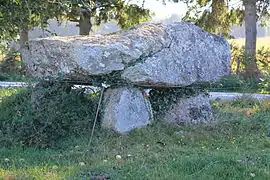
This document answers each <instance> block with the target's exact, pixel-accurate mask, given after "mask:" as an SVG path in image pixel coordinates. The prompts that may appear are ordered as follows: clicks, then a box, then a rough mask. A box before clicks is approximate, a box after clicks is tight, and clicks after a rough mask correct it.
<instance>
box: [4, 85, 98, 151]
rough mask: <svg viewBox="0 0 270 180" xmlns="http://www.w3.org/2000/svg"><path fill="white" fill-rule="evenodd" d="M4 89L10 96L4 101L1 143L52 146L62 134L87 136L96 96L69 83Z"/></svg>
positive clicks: (63, 135)
mask: <svg viewBox="0 0 270 180" xmlns="http://www.w3.org/2000/svg"><path fill="white" fill-rule="evenodd" d="M0 92H1V94H3V95H7V96H8V97H4V98H2V100H1V101H2V102H1V104H0V143H1V144H2V145H4V146H11V145H13V144H17V145H20V146H24V145H28V146H37V147H51V146H54V144H55V141H56V140H58V139H59V138H61V137H66V136H70V135H83V134H85V133H87V132H88V131H89V129H90V125H91V120H92V118H93V117H94V112H95V109H96V102H95V100H96V99H95V97H94V96H90V95H88V94H85V93H83V92H84V91H83V90H81V89H71V87H70V86H68V85H67V84H61V85H59V84H54V85H53V86H50V85H47V88H39V86H38V85H37V86H36V87H35V88H29V89H23V88H22V89H19V90H14V89H10V91H5V90H2V91H0ZM10 93H14V94H13V95H12V96H11V95H10Z"/></svg>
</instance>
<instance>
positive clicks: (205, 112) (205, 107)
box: [164, 93, 213, 124]
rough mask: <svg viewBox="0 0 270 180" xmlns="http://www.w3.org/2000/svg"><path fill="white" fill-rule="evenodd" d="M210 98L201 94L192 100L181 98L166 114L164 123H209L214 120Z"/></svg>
mask: <svg viewBox="0 0 270 180" xmlns="http://www.w3.org/2000/svg"><path fill="white" fill-rule="evenodd" d="M209 100H210V98H209V97H208V96H207V95H206V94H204V93H201V94H199V95H197V96H194V97H190V98H181V99H180V100H179V101H178V102H177V103H176V104H174V105H172V106H171V108H170V110H169V111H168V112H167V113H166V114H165V116H164V121H165V122H168V123H172V124H198V123H207V122H209V121H211V119H212V118H213V116H212V115H213V111H212V107H211V104H210V101H209Z"/></svg>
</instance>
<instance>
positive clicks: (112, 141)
mask: <svg viewBox="0 0 270 180" xmlns="http://www.w3.org/2000/svg"><path fill="white" fill-rule="evenodd" d="M12 91H13V92H12ZM14 92H16V91H15V90H14V89H0V96H10V95H12V93H14ZM213 107H214V109H215V121H214V122H213V123H211V124H210V125H200V126H172V125H166V124H163V123H161V122H155V123H154V124H152V125H150V126H148V127H145V128H142V129H137V130H134V131H133V132H131V133H130V134H129V135H117V134H115V133H113V132H108V131H102V130H96V132H95V137H94V139H93V142H92V144H90V145H89V136H90V132H89V135H84V136H77V137H75V136H72V137H65V138H62V139H61V140H60V141H59V142H58V145H57V147H55V148H47V149H38V148H31V147H19V146H13V147H10V148H4V147H0V179H4V180H6V179H44V180H45V179H46V180H47V179H79V180H81V179H90V178H92V179H98V177H100V178H101V177H103V178H104V179H106V178H107V179H108V178H110V179H117V180H118V179H119V180H121V179H139V180H141V179H161V180H163V179H175V180H178V179H187V180H188V179H190V180H191V179H192V180H193V179H200V180H201V179H202V180H203V179H207V180H211V179H213V180H214V179H237V180H239V179H270V154H269V151H270V101H269V100H268V101H264V102H257V101H254V100H250V99H238V100H236V101H232V102H230V101H228V102H226V101H214V102H213Z"/></svg>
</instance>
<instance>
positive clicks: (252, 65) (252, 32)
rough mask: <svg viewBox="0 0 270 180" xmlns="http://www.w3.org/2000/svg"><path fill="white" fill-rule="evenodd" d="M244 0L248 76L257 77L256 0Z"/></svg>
mask: <svg viewBox="0 0 270 180" xmlns="http://www.w3.org/2000/svg"><path fill="white" fill-rule="evenodd" d="M243 2H244V6H245V34H246V42H245V53H246V54H245V57H246V61H247V66H246V76H247V77H251V78H256V79H257V78H258V77H259V74H260V73H259V69H258V66H257V64H256V38H257V25H256V22H257V15H256V0H243Z"/></svg>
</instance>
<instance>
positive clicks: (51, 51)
mask: <svg viewBox="0 0 270 180" xmlns="http://www.w3.org/2000/svg"><path fill="white" fill-rule="evenodd" d="M168 43H169V39H168V38H167V34H166V31H165V29H164V27H163V25H161V24H149V25H141V26H138V27H137V28H134V29H132V30H130V31H126V32H123V33H115V34H111V35H103V36H101V35H96V36H72V37H50V38H42V39H36V40H31V41H29V48H28V49H24V50H23V57H24V59H25V63H26V64H27V66H28V68H29V71H30V73H31V74H33V75H36V76H46V75H51V76H57V75H58V74H59V73H61V74H63V75H66V76H68V77H70V76H71V77H74V76H77V77H80V76H84V75H100V74H108V73H111V72H112V71H119V70H124V68H125V66H127V64H128V63H132V62H135V61H137V60H138V59H140V57H141V56H148V55H149V54H150V53H152V52H157V51H160V50H161V49H163V48H164V47H165V46H166V45H167V44H168Z"/></svg>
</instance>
